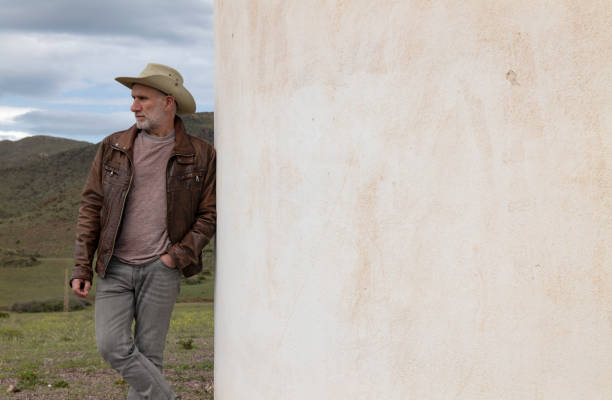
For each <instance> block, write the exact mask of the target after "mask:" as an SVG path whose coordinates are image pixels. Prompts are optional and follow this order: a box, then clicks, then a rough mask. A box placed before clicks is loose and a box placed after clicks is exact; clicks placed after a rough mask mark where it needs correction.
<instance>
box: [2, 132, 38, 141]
mask: <svg viewBox="0 0 612 400" xmlns="http://www.w3.org/2000/svg"><path fill="white" fill-rule="evenodd" d="M28 136H32V135H30V134H29V133H26V132H19V131H0V140H20V139H23V138H26V137H28Z"/></svg>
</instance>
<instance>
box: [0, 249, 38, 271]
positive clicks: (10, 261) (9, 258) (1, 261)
mask: <svg viewBox="0 0 612 400" xmlns="http://www.w3.org/2000/svg"><path fill="white" fill-rule="evenodd" d="M38 257H40V254H38V253H26V252H25V251H24V250H23V249H19V250H12V249H4V248H0V267H31V266H33V265H36V264H38V263H39V261H38Z"/></svg>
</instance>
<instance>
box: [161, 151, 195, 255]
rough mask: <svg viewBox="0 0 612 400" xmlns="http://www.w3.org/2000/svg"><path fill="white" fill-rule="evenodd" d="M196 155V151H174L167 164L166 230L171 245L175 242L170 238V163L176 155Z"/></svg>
mask: <svg viewBox="0 0 612 400" xmlns="http://www.w3.org/2000/svg"><path fill="white" fill-rule="evenodd" d="M179 156H181V157H194V156H195V153H191V154H180V153H173V154H172V155H171V156H170V158H168V164H166V231H167V232H168V239H170V246H172V245H173V244H174V243H173V241H172V238H170V219H169V218H168V214H169V213H168V210H169V208H168V203H169V201H168V196H169V193H170V190H169V187H168V181H169V178H170V171H169V170H170V164H171V163H172V159H173V158H176V157H179Z"/></svg>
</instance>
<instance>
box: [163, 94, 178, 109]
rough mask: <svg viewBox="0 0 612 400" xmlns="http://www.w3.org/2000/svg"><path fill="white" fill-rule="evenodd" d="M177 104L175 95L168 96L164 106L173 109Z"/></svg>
mask: <svg viewBox="0 0 612 400" xmlns="http://www.w3.org/2000/svg"><path fill="white" fill-rule="evenodd" d="M175 104H176V100H175V99H174V96H166V103H165V104H164V108H165V109H166V110H168V111H170V110H172V109H173V108H174V106H175Z"/></svg>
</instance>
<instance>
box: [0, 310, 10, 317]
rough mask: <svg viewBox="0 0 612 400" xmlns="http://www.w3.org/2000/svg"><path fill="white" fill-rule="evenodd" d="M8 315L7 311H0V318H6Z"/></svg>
mask: <svg viewBox="0 0 612 400" xmlns="http://www.w3.org/2000/svg"><path fill="white" fill-rule="evenodd" d="M8 317H10V314H9V313H6V312H4V311H0V318H8Z"/></svg>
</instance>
